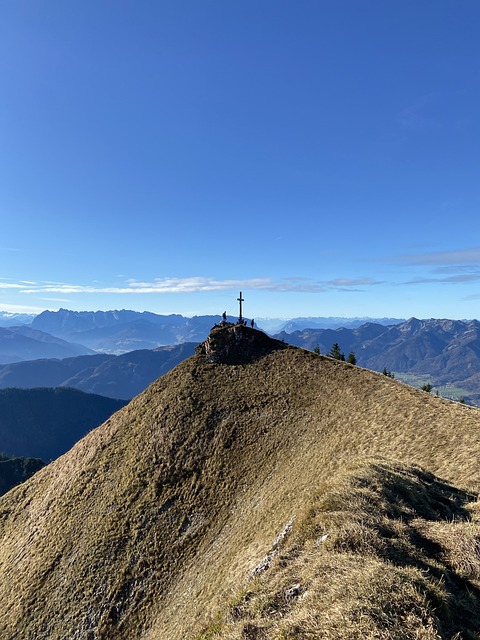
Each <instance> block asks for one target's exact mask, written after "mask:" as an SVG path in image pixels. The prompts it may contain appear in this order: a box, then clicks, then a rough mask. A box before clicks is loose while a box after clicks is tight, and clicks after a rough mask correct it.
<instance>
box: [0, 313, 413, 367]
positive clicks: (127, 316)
mask: <svg viewBox="0 0 480 640" xmlns="http://www.w3.org/2000/svg"><path fill="white" fill-rule="evenodd" d="M220 319H221V316H220V315H217V316H213V315H205V316H194V317H192V318H187V317H184V316H182V315H179V314H171V315H159V314H156V313H150V312H147V311H145V312H141V313H140V312H137V311H128V310H122V311H69V310H67V309H60V310H59V311H44V312H43V313H40V314H39V315H37V316H33V315H29V314H12V313H7V312H0V328H3V329H4V330H5V331H13V332H14V334H15V335H12V334H9V333H3V334H2V333H1V332H0V364H1V363H9V362H20V361H22V360H33V359H35V358H67V357H71V356H75V355H86V354H88V353H92V352H97V353H111V354H116V355H119V354H122V353H127V352H129V351H135V350H138V349H155V348H157V347H160V346H166V345H176V344H181V343H183V342H197V343H198V342H201V341H202V340H205V338H206V337H207V336H208V333H209V331H210V329H211V328H212V327H213V326H214V325H215V324H216V323H217V322H219V321H220ZM228 319H229V320H232V321H234V322H235V321H236V318H233V317H229V318H228ZM366 320H369V321H375V322H376V323H378V324H385V325H387V324H394V323H398V322H400V321H401V320H399V319H396V318H380V319H374V320H372V319H366V318H338V317H329V318H327V317H326V318H323V317H318V318H302V317H300V318H292V319H290V320H281V319H278V318H268V319H267V318H264V319H260V320H258V322H257V326H259V327H260V328H261V329H263V330H264V331H266V332H267V333H269V334H272V333H275V332H278V331H282V330H283V331H287V332H288V333H292V332H293V331H297V330H303V329H305V328H322V329H325V328H330V329H336V328H338V327H341V326H344V327H348V328H355V327H358V326H360V325H361V324H364V323H365V322H366ZM29 329H30V332H29V333H28V330H29ZM34 331H36V332H37V333H34ZM47 335H48V336H49V337H47ZM26 338H29V340H27V339H26ZM38 342H40V343H41V344H38ZM69 343H73V345H70V344H69ZM82 347H83V349H82Z"/></svg>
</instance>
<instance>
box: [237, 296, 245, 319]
mask: <svg viewBox="0 0 480 640" xmlns="http://www.w3.org/2000/svg"><path fill="white" fill-rule="evenodd" d="M237 300H238V302H239V303H240V313H239V316H238V324H243V316H242V302H245V298H242V292H241V291H240V297H239V298H237Z"/></svg>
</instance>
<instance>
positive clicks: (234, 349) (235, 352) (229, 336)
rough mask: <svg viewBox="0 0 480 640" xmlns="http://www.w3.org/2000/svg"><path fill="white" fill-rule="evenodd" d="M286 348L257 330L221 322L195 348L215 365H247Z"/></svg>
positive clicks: (198, 353) (280, 342)
mask: <svg viewBox="0 0 480 640" xmlns="http://www.w3.org/2000/svg"><path fill="white" fill-rule="evenodd" d="M287 347H288V345H286V344H285V343H284V342H282V341H281V340H276V339H275V338H270V337H269V336H267V335H266V334H265V333H263V331H259V330H258V329H254V328H251V327H247V326H245V325H243V324H232V323H230V322H222V323H221V324H220V325H215V326H214V327H213V329H212V330H211V331H210V335H209V336H208V338H207V339H206V340H205V341H204V342H202V343H201V344H199V345H198V347H197V348H196V353H197V355H204V356H205V357H206V359H207V361H208V362H214V363H216V364H247V363H249V362H254V361H255V360H258V359H259V358H261V357H263V356H265V355H267V354H268V353H271V352H272V351H278V350H279V349H286V348H287Z"/></svg>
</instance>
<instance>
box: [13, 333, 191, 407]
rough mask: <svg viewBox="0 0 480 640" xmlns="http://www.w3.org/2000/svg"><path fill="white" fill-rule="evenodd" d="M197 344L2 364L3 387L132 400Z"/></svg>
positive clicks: (186, 356)
mask: <svg viewBox="0 0 480 640" xmlns="http://www.w3.org/2000/svg"><path fill="white" fill-rule="evenodd" d="M195 346H196V345H195V343H191V342H186V343H183V344H179V345H175V346H169V347H159V348H158V349H153V350H139V351H131V352H129V353H125V354H123V355H120V356H114V355H108V354H95V355H91V356H78V357H76V358H65V359H63V360H58V359H51V360H31V361H28V362H16V363H13V364H9V365H3V366H1V365H0V388H7V387H18V388H27V389H28V388H34V387H39V386H48V387H72V388H75V389H80V390H81V391H85V392H87V393H97V394H99V395H102V396H107V397H109V398H122V399H125V400H130V399H131V398H133V397H134V396H136V395H137V394H138V393H140V392H141V391H144V389H146V388H147V387H148V385H149V384H150V383H151V382H153V381H154V380H156V379H157V378H158V377H159V376H161V375H163V374H164V373H166V372H167V371H169V370H170V369H172V368H173V367H174V366H176V365H177V364H178V363H179V362H181V361H182V360H184V359H185V358H188V357H190V356H191V355H193V353H194V350H195Z"/></svg>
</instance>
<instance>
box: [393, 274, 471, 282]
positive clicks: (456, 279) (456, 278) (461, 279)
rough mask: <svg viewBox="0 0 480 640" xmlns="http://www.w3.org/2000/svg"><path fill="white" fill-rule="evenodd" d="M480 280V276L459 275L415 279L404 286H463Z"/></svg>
mask: <svg viewBox="0 0 480 640" xmlns="http://www.w3.org/2000/svg"><path fill="white" fill-rule="evenodd" d="M478 280H480V274H478V273H470V274H458V275H456V276H448V277H447V278H428V277H425V278H421V277H419V278H413V279H412V280H408V281H407V282H404V283H403V284H435V283H436V284H461V283H463V282H477V281H478Z"/></svg>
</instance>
